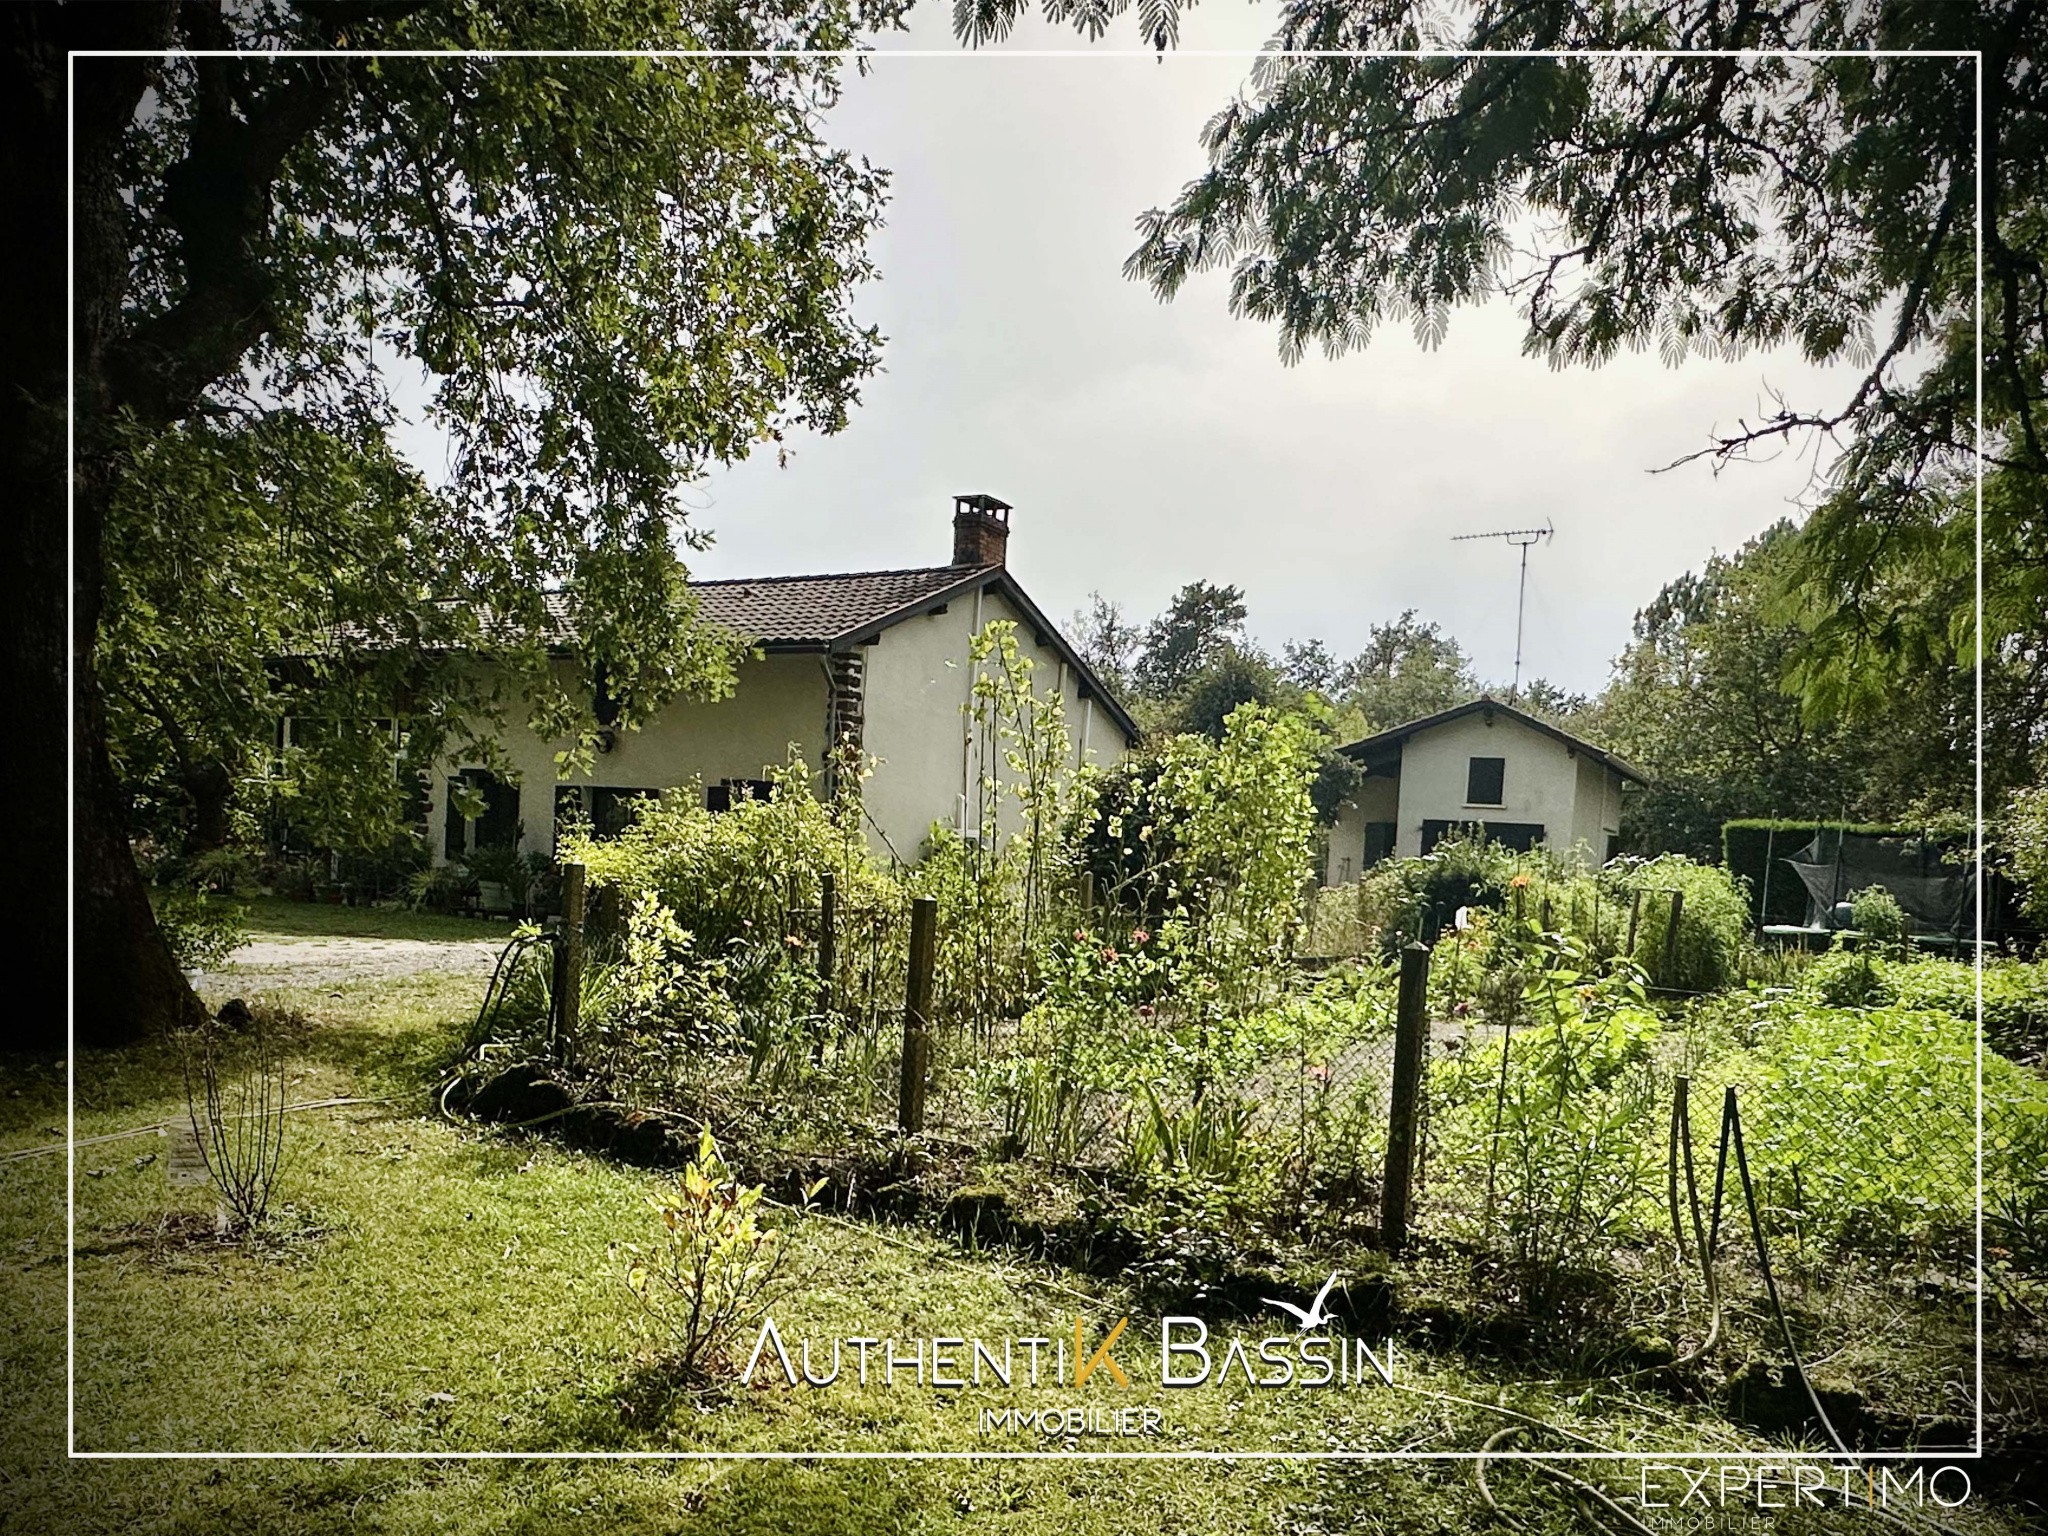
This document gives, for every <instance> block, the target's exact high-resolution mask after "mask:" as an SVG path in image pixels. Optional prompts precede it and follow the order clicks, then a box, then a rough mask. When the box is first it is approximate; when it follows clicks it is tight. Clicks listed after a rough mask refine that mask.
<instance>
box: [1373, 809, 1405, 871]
mask: <svg viewBox="0 0 2048 1536" xmlns="http://www.w3.org/2000/svg"><path fill="white" fill-rule="evenodd" d="M1399 830H1400V828H1399V827H1398V826H1397V825H1396V824H1395V823H1393V822H1391V821H1368V822H1367V823H1366V824H1365V867H1366V868H1367V869H1371V868H1372V867H1373V865H1375V864H1377V863H1379V861H1380V860H1381V859H1384V858H1389V857H1391V856H1392V855H1393V852H1394V836H1395V834H1396V833H1397V832H1398V831H1399Z"/></svg>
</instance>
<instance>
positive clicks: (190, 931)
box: [156, 891, 249, 971]
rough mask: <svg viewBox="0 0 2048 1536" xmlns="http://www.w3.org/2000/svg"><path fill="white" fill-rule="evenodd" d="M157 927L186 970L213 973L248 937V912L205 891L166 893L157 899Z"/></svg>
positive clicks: (174, 957)
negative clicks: (210, 971) (211, 971)
mask: <svg viewBox="0 0 2048 1536" xmlns="http://www.w3.org/2000/svg"><path fill="white" fill-rule="evenodd" d="M156 925H157V928H158V929H159V930H160V931H161V932H162V933H163V936H164V942H165V943H166V944H168V945H170V948H171V957H172V958H173V959H175V960H176V961H177V962H178V965H179V968H180V969H182V970H187V971H206V970H212V969H213V968H214V967H216V966H218V965H220V964H221V963H222V962H223V961H225V960H226V959H227V957H228V956H229V955H231V954H233V953H234V952H235V951H236V950H238V949H240V948H241V947H242V945H243V944H244V943H245V942H246V941H247V939H248V937H249V914H248V911H247V909H245V908H242V907H238V906H235V905H233V904H232V903H230V902H225V901H221V900H218V899H217V898H215V897H211V896H209V895H207V894H206V892H204V891H165V892H163V893H161V894H160V895H159V896H158V897H157V899H156Z"/></svg>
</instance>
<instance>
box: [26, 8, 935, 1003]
mask: <svg viewBox="0 0 2048 1536" xmlns="http://www.w3.org/2000/svg"><path fill="white" fill-rule="evenodd" d="M64 9H65V11H66V12H73V11H75V10H76V9H77V8H64ZM93 9H95V10H96V12H97V14H95V15H93V16H91V17H89V18H88V17H83V16H79V15H75V14H70V15H58V16H54V17H39V18H36V19H33V20H31V19H18V20H16V21H15V22H14V23H12V25H13V26H14V29H15V37H14V39H13V41H14V42H15V44H16V48H15V50H14V62H15V65H16V67H17V68H24V67H25V68H26V69H28V70H30V71H36V70H40V71H41V72H42V75H41V79H42V81H43V82H44V83H45V86H46V85H47V82H48V81H49V80H50V79H51V78H55V79H57V80H61V79H62V72H63V63H64V58H63V49H64V48H65V47H66V46H69V45H73V44H78V43H95V44H99V45H102V46H105V45H110V44H111V45H117V46H126V47H130V48H134V49H138V50H145V51H146V54H145V55H144V56H137V57H125V58H110V59H80V60H77V61H76V81H77V96H76V100H75V103H73V107H74V109H75V115H76V121H77V125H78V134H77V143H76V155H77V183H76V217H77V230H78V242H77V269H76V277H77V282H78V295H79V303H78V316H79V321H78V324H79V333H78V337H77V349H78V356H79V359H80V364H79V370H78V379H77V388H76V396H75V399H76V420H75V430H76V460H75V466H74V467H75V483H76V493H77V494H76V520H77V533H78V543H77V551H78V559H77V565H76V573H77V588H76V596H77V601H76V602H75V604H74V607H73V620H74V627H73V635H72V650H73V657H74V662H75V675H76V676H77V678H78V680H79V683H80V687H81V693H80V704H79V719H80V732H79V735H80V741H79V750H80V755H81V758H82V760H83V761H84V762H85V764H86V766H85V768H84V769H83V770H82V771H81V776H80V777H81V786H82V788H81V796H80V823H81V827H80V843H81V860H80V904H79V906H80V916H79V921H80V933H81V946H80V948H81V953H83V952H85V950H86V949H87V948H88V947H91V948H92V949H94V950H96V951H97V952H98V953H100V954H101V955H102V956H103V957H104V960H105V963H103V964H99V965H98V966H97V967H96V970H97V973H98V975H99V977H100V978H101V979H100V981H98V982H95V983H94V984H92V985H87V984H86V983H87V981H88V980H89V979H90V978H88V977H87V976H85V975H84V974H83V973H82V974H81V979H80V989H79V1025H80V1032H81V1036H82V1037H83V1038H87V1039H93V1038H114V1037H119V1036H122V1035H125V1034H128V1033H132V1032H133V1031H134V1030H136V1029H138V1028H142V1027H147V1026H148V1025H149V1024H151V1023H162V1022H166V1021H168V1020H169V1019H171V1018H173V1017H176V1016H177V1015H179V1014H180V1013H182V1012H185V1011H186V1010H189V1008H190V1007H191V1006H192V1003H191V1000H190V993H189V991H188V990H187V989H185V988H184V986H183V983H182V981H181V980H179V979H177V978H176V975H175V972H174V971H171V970H169V969H168V960H167V956H165V955H164V954H163V953H162V945H161V943H160V942H159V941H158V939H157V936H156V933H155V929H154V924H153V923H152V922H151V921H150V918H149V913H148V907H147V903H146V901H145V900H144V899H143V897H142V895H141V891H140V887H139V885H138V884H137V882H136V881H135V878H134V871H133V864H132V860H131V858H130V857H129V854H128V849H127V837H128V833H129V831H130V830H131V825H130V822H129V819H128V815H127V810H128V806H127V800H128V798H129V791H130V788H131V786H130V785H128V784H127V783H125V782H124V780H123V777H122V775H123V774H128V775H134V776H139V777H141V778H144V779H150V778H152V777H153V778H154V779H155V780H156V782H157V783H158V784H159V785H160V784H163V783H172V784H176V785H178V786H181V789H180V792H181V793H183V794H185V795H187V796H189V797H191V798H192V802H193V815H194V818H195V821H196V819H197V809H196V807H197V806H198V804H199V802H200V801H202V800H205V799H208V798H209V797H210V796H211V794H212V789H211V787H210V786H216V785H217V783H218V780H219V778H220V776H221V775H222V774H223V773H225V774H227V775H228V776H230V777H234V776H236V775H238V774H240V773H242V772H243V771H245V770H246V768H247V766H248V761H249V758H250V756H251V753H252V751H253V750H256V748H255V747H254V746H253V745H252V740H251V738H252V736H254V734H255V727H256V724H257V722H258V720H259V719H262V718H264V717H266V716H272V715H274V714H275V713H276V712H279V710H280V706H282V707H283V710H284V712H290V711H291V710H298V711H301V712H306V713H311V714H316V715H317V714H325V715H328V716H331V717H332V718H335V719H342V718H347V719H351V720H356V721H377V722H379V723H380V728H384V729H388V728H389V727H390V726H391V724H392V721H393V720H394V718H395V717H402V719H400V720H399V726H400V732H399V734H400V735H401V736H403V737H405V738H407V739H408V740H409V742H410V744H411V748H412V750H413V752H414V754H415V756H419V755H420V754H422V753H423V752H424V751H425V750H426V748H427V747H428V746H430V745H431V744H432V743H433V742H435V741H437V740H438V739H440V736H441V734H442V733H444V732H445V731H447V730H449V729H451V728H452V727H453V726H454V724H455V722H457V721H458V720H462V719H465V718H468V719H474V718H475V717H474V715H473V713H472V708H471V706H474V705H477V704H480V703H487V702H488V690H480V689H476V688H474V687H473V686H472V685H473V681H474V680H473V678H472V682H471V685H465V686H472V692H471V693H470V694H468V695H466V696H463V697H461V699H460V702H461V704H462V707H461V708H457V707H455V702H456V699H457V695H456V694H455V693H453V692H451V690H453V689H455V688H457V683H456V681H455V679H456V676H457V671H458V669H455V668H451V667H448V666H446V665H444V664H442V663H444V662H445V660H446V658H448V657H450V656H452V655H456V654H460V653H464V652H470V653H474V652H488V653H489V654H490V655H491V656H492V657H494V658H496V660H497V661H498V662H499V663H500V664H502V666H503V667H504V668H506V669H508V673H510V674H516V675H517V676H518V678H519V679H520V684H521V692H522V693H525V694H527V695H530V696H531V698H532V699H533V701H534V705H533V711H532V723H533V725H534V727H535V728H536V729H537V730H540V731H541V732H543V733H544V734H547V735H549V736H566V737H568V738H570V739H571V740H572V741H581V742H583V743H585V748H584V749H585V750H587V744H588V742H589V741H590V740H591V739H592V736H593V734H594V732H595V729H596V719H595V714H596V703H597V695H598V693H599V692H600V691H601V692H602V694H603V695H604V699H605V707H606V709H607V711H608V712H609V713H610V714H611V715H612V717H613V718H612V720H611V721H609V722H608V723H616V724H617V725H618V726H620V727H621V728H630V727H631V726H632V725H633V724H634V723H635V722H636V721H638V720H640V719H642V718H644V717H645V715H646V714H647V712H648V711H650V710H652V709H653V708H655V707H657V706H659V705H660V704H661V703H662V702H663V701H664V700H665V699H667V698H668V697H670V696H672V695H673V694H675V693H676V692H678V691H681V690H696V691H700V692H715V691H716V690H718V689H719V688H720V687H722V686H724V685H725V684H726V681H727V680H728V678H729V675H730V663H731V660H732V657H733V654H734V653H733V649H732V645H731V642H730V641H729V640H728V639H726V638H724V637H720V636H715V635H711V634H709V633H707V632H706V631H704V630H703V629H702V628H701V627H699V626H696V625H694V624H693V623H692V617H693V603H692V599H691V597H690V594H689V591H688V587H687V582H686V574H687V573H686V570H685V567H684V565H683V562H682V559H681V556H680V553H679V550H678V544H679V543H682V542H684V541H686V539H687V537H688V530H687V529H686V527H685V526H684V509H683V505H682V503H681V501H680V500H679V499H678V494H677V493H678V490H679V488H680V487H681V486H682V485H683V484H684V483H685V482H686V481H687V480H688V479H689V478H691V477H692V476H694V475H696V474H698V473H699V472H701V471H702V470H703V469H705V468H706V467H707V466H709V465H711V464H714V463H723V462H730V461H732V460H735V459H738V458H740V457H742V456H744V455H746V454H747V453H749V452H752V451H755V450H756V449H758V448H761V447H762V446H764V445H766V446H768V447H771V448H772V447H774V446H775V445H776V444H778V443H779V442H780V441H781V440H782V439H783V437H784V434H785V433H787V432H788V431H789V430H791V429H792V428H796V427H804V428H812V429H817V430H821V431H827V432H829V431H833V430H836V429H837V428H838V427H840V426H841V425H843V424H844V422H845V420H846V418H847V413H848V411H849V410H850V409H851V408H852V406H853V405H854V404H855V403H856V401H857V399H858V387H859V382H860V380H861V379H862V378H863V377H864V376H865V375H867V374H868V373H870V372H872V371H873V369H874V368H875V367H876V365H877V363H878V360H879V350H880V344H881V338H880V337H879V336H878V335H877V333H876V332H875V331H874V329H873V328H871V327H868V326H865V325H862V324H861V323H860V322H859V321H858V320H857V319H856V318H855V316H854V314H853V311H852V294H853V291H854V289H855V288H856V287H857V285H858V284H859V283H860V282H861V281H862V280H863V279H864V278H866V277H867V276H869V275H870V273H871V271H872V267H871V264H870V261H869V257H868V253H867V240H868V236H869V235H870V233H871V232H872V231H873V229H874V228H875V226H876V225H877V223H878V222H879V220H880V217H881V213H882V209H883V203H884V195H885V176H884V174H883V173H882V172H880V171H878V170H876V169H874V168H873V167H871V166H869V165H868V164H867V163H866V162H864V161H862V160H860V159H859V158H857V157H854V156H851V155H848V154H846V153H844V152H842V151H839V150H835V149H832V148H830V147H828V146H827V144H826V143H825V142H824V140H823V138H822V137H821V132H820V117H821V114H822V113H823V112H824V111H826V110H828V109H829V108H830V107H831V106H832V104H833V103H834V101H835V100H836V95H837V89H838V84H837V82H838V77H839V71H840V67H841V61H840V59H839V58H838V57H836V56H834V55H832V54H830V53H826V52H807V53H791V52H786V51H783V52H774V50H790V49H808V50H832V49H842V48H846V47H849V46H851V45H853V44H854V43H855V41H856V40H857V38H858V36H859V35H860V32H861V30H862V29H863V28H866V27H871V26H875V25H881V24H886V23H887V22H889V21H890V20H892V19H893V18H894V16H895V14H896V9H897V8H895V7H892V6H891V5H890V4H888V3H887V0H883V3H880V4H868V3H866V0H788V3H772V4H769V5H766V6H755V5H749V6H739V5H735V4H730V3H726V0H705V3H703V4H689V5H684V6H676V5H672V4H671V5H656V4H643V3H629V4H623V5H619V4H611V3H597V0H503V3H484V0H478V3H472V4H465V5H462V6H459V7H452V8H451V7H428V6H421V5H417V4H411V3H397V0H393V3H375V0H370V3H361V4H318V5H316V4H312V3H306V4H302V5H299V4H282V5H273V6H262V7H247V8H245V7H228V6H224V5H208V4H197V5H190V4H188V5H183V6H175V7H165V6H161V5H156V6H148V5H135V6H106V7H99V8H93ZM88 34H89V35H88ZM512 46H516V47H517V48H519V49H568V50H595V49H605V48H626V47H631V48H650V49H673V50H702V49H728V50H746V51H748V52H749V54H750V55H751V56H726V57H717V58H707V57H701V56H700V57H674V56H671V57H665V58H659V59H655V58H636V59H601V58H559V57H558V58H535V57H526V56H514V55H510V54H491V53H488V52H471V53H465V54H457V53H454V52H450V53H449V54H448V55H447V56H446V57H436V56H434V55H435V54H436V53H437V52H439V51H441V50H455V49H470V50H490V49H493V48H498V47H512ZM371 48H380V49H395V50H421V51H422V52H421V53H411V54H408V53H386V54H384V55H382V56H380V57H376V58H371V57H366V56H364V53H363V52H362V50H367V49H371ZM225 49H237V50H249V51H256V52H258V53H260V52H262V51H264V50H293V49H302V50H334V49H341V50H346V51H344V52H342V53H339V54H337V53H333V52H325V53H315V52H307V53H291V52H278V53H277V54H276V56H274V57H261V56H256V57H250V56H243V57H220V56H209V55H208V54H207V53H206V52H205V50H225ZM53 61H54V63H53ZM58 104H59V106H60V107H61V106H62V101H61V95H60V96H59V99H58ZM408 407H409V408H412V409H414V410H416V411H423V412H424V415H425V417H426V419H427V420H428V421H429V422H430V423H431V425H432V426H433V427H434V428H436V429H438V431H439V432H440V433H441V434H442V436H443V437H444V438H445V441H446V444H447V454H446V462H445V464H440V465H429V466H421V468H422V469H423V470H425V471H426V473H424V474H421V473H417V472H414V471H413V470H411V469H410V468H409V467H408V466H406V465H404V464H403V463H402V461H401V460H400V458H399V456H398V455H397V453H396V452H395V449H394V446H393V445H394V442H395V438H394V433H395V431H396V429H397V427H398V426H399V424H400V422H401V419H402V417H403V416H404V414H405V411H406V409H407V408H408ZM39 451H41V452H44V453H47V452H48V451H49V450H48V446H47V445H43V446H42V447H41V448H40V450H39ZM47 474H48V472H47V469H44V470H42V471H41V475H42V477H43V478H47ZM31 478H36V477H34V476H32V477H31ZM181 572H182V573H184V575H185V576H186V578H187V579H186V581H185V582H184V584H182V585H181V584H179V582H178V580H177V573H181ZM174 639H175V640H176V642H177V643H172V642H173V640H174ZM563 649H566V650H567V652H568V653H569V655H570V656H571V657H572V658H574V659H575V660H576V661H577V662H579V663H580V669H579V671H578V672H577V673H576V674H575V676H574V677H573V678H571V679H570V680H566V681H565V680H564V679H563V677H562V675H561V674H560V672H559V670H558V669H556V668H553V667H551V666H550V665H548V661H549V657H550V655H551V653H557V652H559V651H561V650H563ZM393 656H398V657H401V658H403V660H401V661H399V662H390V663H389V664H387V662H388V659H389V658H391V657H393ZM280 658H282V659H283V660H284V661H286V662H287V663H289V664H288V665H283V666H280V665H278V664H277V662H278V660H279V659H280ZM600 676H601V680H602V688H601V690H600V689H599V688H598V687H597V686H596V680H597V679H598V678H599V677H600ZM578 678H580V681H578V680H576V679H578ZM268 736H269V728H268V726H267V725H266V726H265V728H264V730H263V733H262V740H261V743H260V746H261V750H264V751H268V749H269V742H268ZM323 740H324V741H325V742H326V743H329V744H330V746H331V752H332V753H339V754H342V755H344V756H346V755H348V754H356V755H360V754H361V753H362V752H363V751H364V750H365V749H366V742H367V737H366V736H365V734H364V733H363V732H360V731H357V732H353V733H351V732H329V733H327V734H326V735H325V737H324V738H323ZM323 750H329V749H323ZM385 750H386V752H387V761H388V750H389V743H388V740H387V742H386V746H385ZM576 750H577V749H576V748H572V749H571V752H572V755H573V754H574V753H575V751H576ZM319 756H320V753H318V752H309V753H307V754H303V755H302V756H301V758H300V759H298V760H297V766H298V767H305V768H308V769H309V770H310V769H311V768H313V767H315V766H317V763H316V761H315V760H316V759H317V758H318V757H319ZM283 766H284V768H285V771H287V772H292V771H295V764H294V762H293V761H291V760H287V761H286V762H285V763H284V765H283ZM359 809H361V810H362V811H363V812H364V813H365V814H366V815H368V814H369V813H370V812H373V811H374V810H375V809H376V807H375V806H372V805H363V806H361V807H359ZM370 819H372V820H374V817H371V818H370ZM329 830H330V831H338V830H345V829H340V828H330V829H329Z"/></svg>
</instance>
